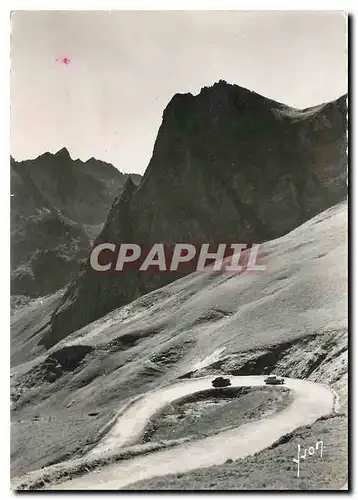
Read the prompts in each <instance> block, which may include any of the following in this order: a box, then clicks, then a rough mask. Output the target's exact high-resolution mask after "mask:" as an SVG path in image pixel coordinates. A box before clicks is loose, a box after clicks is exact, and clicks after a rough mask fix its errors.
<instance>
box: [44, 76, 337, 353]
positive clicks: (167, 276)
mask: <svg viewBox="0 0 358 500" xmlns="http://www.w3.org/2000/svg"><path fill="white" fill-rule="evenodd" d="M346 110H347V107H346V98H345V96H343V97H341V98H340V99H338V100H336V101H334V102H331V103H326V104H322V105H320V106H316V107H314V108H309V109H304V110H297V109H293V108H289V107H288V106H285V105H283V104H280V103H278V102H275V101H272V100H270V99H266V98H264V97H262V96H260V95H258V94H256V93H254V92H251V91H249V90H247V89H244V88H241V87H239V86H237V85H229V84H227V83H226V82H224V81H220V82H218V83H216V84H215V85H213V86H212V87H205V88H203V89H202V90H201V92H200V93H199V94H198V95H196V96H193V95H191V94H177V95H175V96H174V97H173V99H172V100H171V101H170V103H169V104H168V106H167V108H166V109H165V111H164V114H163V121H162V124H161V126H160V129H159V132H158V136H157V140H156V142H155V146H154V150H153V156H152V158H151V160H150V162H149V165H148V168H147V170H146V172H145V174H144V177H143V180H142V182H141V184H140V186H139V187H138V188H137V187H136V186H135V185H134V184H133V182H131V180H128V181H127V183H126V186H125V188H124V190H123V193H122V195H121V196H120V197H119V198H117V199H116V201H115V203H114V204H113V206H112V208H111V210H110V212H109V214H108V217H107V220H106V223H105V225H104V227H103V230H102V231H101V233H100V234H99V236H98V238H97V240H96V243H100V242H102V241H110V242H114V243H121V242H130V243H138V244H153V243H156V242H164V243H173V242H191V243H203V242H205V243H206V242H209V243H213V244H215V243H218V242H230V243H231V242H238V241H246V242H247V241H249V242H262V241H268V240H270V239H273V238H277V237H279V236H281V235H283V234H286V233H287V232H288V231H291V230H292V229H294V228H295V227H297V226H299V225H300V224H302V223H303V222H304V221H306V220H308V219H310V218H311V217H313V216H315V215H316V214H318V213H320V212H321V211H323V210H325V209H327V208H328V207H330V206H332V205H334V204H335V203H338V202H340V201H342V200H344V199H345V197H346V194H347V184H346V179H347V155H346V148H347V139H346ZM181 276H182V274H179V273H174V272H172V273H162V274H161V275H159V274H156V275H151V276H144V275H143V274H141V273H138V272H137V271H135V270H133V269H131V270H129V271H128V272H125V273H122V274H121V275H119V274H118V273H114V274H113V273H112V274H111V273H106V274H102V273H93V272H92V270H91V269H90V268H89V264H88V262H87V263H86V265H84V266H83V267H82V268H81V270H80V272H79V274H78V275H77V277H76V279H75V280H74V281H73V282H72V283H71V285H70V286H69V287H68V289H67V290H66V292H65V295H64V297H63V299H62V301H61V303H60V304H59V306H58V308H57V309H56V310H55V311H54V314H53V315H52V318H51V322H50V324H49V325H48V327H47V328H46V329H45V330H44V334H43V338H42V343H43V345H44V346H45V347H47V348H48V347H51V346H53V345H54V344H56V343H57V342H58V341H59V340H61V339H62V338H64V337H66V336H68V335H69V334H71V333H72V332H74V331H76V330H77V329H79V328H81V327H83V326H84V325H86V324H88V323H90V322H92V321H94V320H96V319H98V318H100V317H102V316H104V315H105V314H107V313H108V312H110V311H112V310H114V309H115V308H117V307H120V306H122V305H125V304H128V303H130V302H131V301H132V300H134V299H136V298H137V297H139V296H141V295H145V294H147V293H149V292H151V291H152V290H155V289H157V288H159V287H161V286H164V285H166V284H168V283H169V282H171V281H173V280H175V279H178V278H180V277H181Z"/></svg>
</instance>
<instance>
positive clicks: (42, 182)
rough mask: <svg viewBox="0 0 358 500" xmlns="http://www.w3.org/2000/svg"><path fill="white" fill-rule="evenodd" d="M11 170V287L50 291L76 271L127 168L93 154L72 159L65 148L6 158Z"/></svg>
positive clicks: (17, 292) (38, 293) (13, 289)
mask: <svg viewBox="0 0 358 500" xmlns="http://www.w3.org/2000/svg"><path fill="white" fill-rule="evenodd" d="M10 171H11V268H12V275H11V292H12V294H15V295H25V296H31V297H34V296H41V295H44V294H47V293H53V292H54V291H56V290H58V289H59V288H61V287H63V286H65V285H66V284H67V283H68V282H69V281H70V280H71V279H72V278H73V277H74V276H75V274H76V272H77V271H78V269H79V265H80V262H81V261H82V260H83V259H84V258H85V257H86V256H87V255H88V252H89V249H90V245H91V240H93V239H94V237H95V236H97V234H98V232H99V231H100V230H101V227H102V224H103V222H104V220H105V218H106V215H107V212H108V210H109V208H110V206H111V204H112V203H113V199H114V198H115V197H116V196H117V195H118V194H119V193H120V192H121V190H122V188H123V185H124V183H125V181H126V179H127V178H128V174H122V173H121V172H119V171H118V170H117V169H116V168H115V167H113V165H110V164H109V163H105V162H101V161H99V160H96V159H94V158H91V159H90V160H88V161H87V162H82V161H81V160H72V159H71V157H70V155H69V152H68V151H67V149H66V148H63V149H61V150H60V151H58V152H57V153H56V154H51V153H44V154H43V155H41V156H39V157H38V158H36V159H34V160H25V161H21V162H17V161H15V160H14V159H13V158H11V161H10ZM135 180H136V181H137V182H138V181H139V180H140V176H137V175H135Z"/></svg>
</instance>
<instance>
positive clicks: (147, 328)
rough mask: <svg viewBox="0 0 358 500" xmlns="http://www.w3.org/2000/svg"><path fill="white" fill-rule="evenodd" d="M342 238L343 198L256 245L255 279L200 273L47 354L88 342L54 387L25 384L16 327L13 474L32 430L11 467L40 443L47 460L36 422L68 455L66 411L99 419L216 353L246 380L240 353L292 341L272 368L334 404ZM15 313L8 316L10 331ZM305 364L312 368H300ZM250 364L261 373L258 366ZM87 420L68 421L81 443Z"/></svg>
mask: <svg viewBox="0 0 358 500" xmlns="http://www.w3.org/2000/svg"><path fill="white" fill-rule="evenodd" d="M346 238H347V210H346V203H341V204H339V205H337V206H335V207H332V208H331V209H329V210H327V211H326V212H323V213H322V214H320V215H319V216H317V217H315V218H314V219H312V220H310V221H308V222H307V223H305V224H304V225H302V226H301V227H299V228H297V229H296V230H295V231H293V232H292V233H290V234H288V235H286V236H284V237H282V238H280V239H278V240H275V241H272V242H269V243H267V244H265V245H264V247H263V262H264V263H265V264H266V265H267V266H268V267H267V271H266V272H265V273H262V274H256V275H254V274H252V273H251V274H248V273H245V274H243V275H239V276H230V275H227V274H223V275H220V274H217V273H211V272H209V271H207V270H206V271H204V272H199V273H193V274H191V275H189V276H187V277H185V278H183V279H181V280H178V281H176V282H174V283H172V284H170V285H168V286H166V287H164V288H162V289H160V290H157V291H155V292H153V293H151V294H148V295H146V296H144V297H141V298H139V299H138V300H136V301H134V302H132V303H131V304H129V305H128V306H125V307H122V308H120V309H118V310H116V311H113V312H112V313H110V314H109V315H107V316H106V317H104V318H102V319H101V320H99V321H97V322H95V323H92V324H91V325H88V326H86V327H85V328H83V329H81V330H79V331H77V332H75V333H74V334H73V335H72V336H71V337H70V338H68V339H66V340H65V341H63V342H62V343H60V344H59V345H57V346H55V347H54V348H53V349H52V350H50V351H49V353H51V352H52V353H53V352H56V351H58V350H59V349H60V348H61V347H63V346H65V345H71V344H72V345H76V344H78V345H91V346H92V347H93V351H92V352H91V353H89V354H88V355H87V356H86V357H85V358H84V359H83V360H82V361H81V362H80V363H79V364H78V366H76V367H75V368H74V369H73V370H72V371H68V372H66V371H64V372H63V374H62V375H61V376H60V377H59V378H58V379H56V380H55V381H53V382H48V381H46V380H38V381H37V382H36V384H35V385H34V386H32V387H29V385H28V382H29V379H30V380H31V370H33V366H34V365H36V364H39V363H40V362H41V361H43V358H35V359H34V360H33V361H32V362H31V363H29V364H27V365H21V364H19V363H21V362H23V361H28V354H27V352H28V351H27V350H26V349H27V345H29V344H28V343H29V342H31V340H29V335H28V332H27V330H26V328H25V329H23V330H21V331H19V332H17V333H16V338H15V344H16V346H15V351H14V352H20V351H21V352H22V353H23V355H24V360H21V359H20V358H21V356H20V355H19V357H17V359H15V362H14V364H15V365H16V366H14V376H13V377H12V379H13V382H14V384H15V386H17V387H20V388H21V387H23V388H24V389H25V390H23V391H20V393H21V396H20V398H19V400H18V401H17V403H16V405H14V409H13V419H14V420H16V421H19V420H21V421H22V431H21V432H22V435H23V437H22V440H21V442H20V441H19V440H18V439H17V437H16V435H13V441H12V452H13V463H14V464H15V465H14V473H15V474H16V473H18V471H19V469H17V466H16V464H18V465H19V466H20V464H21V462H22V458H21V457H22V456H23V455H24V449H23V445H22V443H23V441H24V437H25V438H26V436H27V435H31V436H32V440H31V446H28V447H27V450H26V456H27V457H28V459H27V465H26V467H25V466H24V464H23V463H22V465H21V470H24V467H25V469H26V468H27V470H31V469H33V468H35V467H36V463H35V462H34V461H33V460H32V456H33V453H34V452H33V451H32V450H34V449H35V448H36V447H42V448H43V449H44V452H43V453H42V455H43V456H44V457H46V449H47V448H48V447H49V446H50V443H48V442H47V440H44V439H43V436H42V435H41V434H40V433H36V434H34V429H33V420H32V418H33V417H34V416H35V415H41V416H43V417H45V416H47V415H52V414H53V413H54V412H56V413H57V414H58V417H59V418H58V421H57V432H58V433H59V434H61V435H62V440H63V447H64V449H66V447H68V450H69V451H71V450H73V449H74V447H75V445H76V443H75V440H74V438H73V434H71V432H69V430H68V429H69V419H68V418H67V414H68V413H69V410H68V408H67V406H68V405H70V407H71V414H72V415H75V414H77V415H87V414H88V413H90V412H97V411H99V412H100V418H101V419H102V418H103V421H106V419H107V421H109V420H110V419H111V418H112V415H113V411H114V410H115V409H116V408H117V407H118V406H119V405H120V404H121V401H124V400H126V399H128V398H129V397H132V396H134V395H136V394H140V393H143V392H146V391H147V390H149V389H150V388H155V387H157V386H158V385H160V384H162V383H167V382H169V381H170V380H173V379H175V378H177V377H178V376H182V375H184V374H186V373H188V372H190V371H193V370H195V367H196V366H198V363H200V362H201V366H202V367H205V364H206V363H205V358H206V357H207V356H210V355H212V354H213V352H215V351H217V352H218V356H214V358H215V359H218V360H219V362H220V363H221V366H222V365H223V364H224V363H228V365H229V368H228V371H229V372H230V363H231V365H234V366H235V370H237V369H238V366H240V363H241V365H242V366H243V368H244V369H245V370H247V373H250V368H249V366H247V365H245V360H247V358H248V357H251V358H252V359H253V360H255V359H256V358H257V356H258V355H259V354H260V353H261V352H262V350H265V349H268V348H271V346H281V345H284V343H285V342H286V343H287V342H288V341H293V340H297V341H298V342H299V343H298V344H295V345H294V346H293V347H291V351H289V350H288V352H289V356H287V357H286V358H285V359H286V361H285V363H284V364H283V365H282V370H285V371H286V375H287V376H298V377H300V376H301V377H305V376H309V377H310V378H311V379H313V380H315V379H316V380H321V381H325V382H327V383H330V382H332V381H335V384H336V385H337V388H338V389H339V390H340V392H341V394H340V395H341V397H343V398H344V392H345V384H344V383H343V384H342V383H341V382H340V381H341V380H342V374H343V373H344V371H346V364H345V363H346V361H345V360H346V348H347V345H346V344H347V343H346V337H345V330H346V326H347V297H346V293H347V269H346V268H347V266H346V253H347V246H346ZM21 311H22V310H21ZM21 311H19V312H17V313H16V314H15V315H14V317H13V321H14V323H15V324H16V322H17V321H18V318H19V314H20V313H21ZM22 314H23V312H22ZM31 314H33V313H31ZM22 321H25V319H24V318H23V319H22ZM307 339H309V340H310V339H311V340H312V342H315V343H316V344H315V349H316V350H317V352H318V351H319V349H321V345H323V344H324V345H327V348H326V349H327V351H329V353H330V354H331V355H332V353H333V355H332V356H333V357H331V358H329V356H326V358H325V359H326V363H324V362H323V363H321V364H320V362H319V363H318V364H317V366H316V360H315V359H313V360H312V359H311V358H312V356H311V350H312V349H311V347H312V346H311V344H310V343H308V344H307ZM322 340H324V342H322ZM300 342H301V344H300ZM49 353H47V354H49ZM297 353H298V354H297ZM25 354H26V355H25ZM317 359H318V361H320V357H319V356H318V358H317ZM337 360H338V361H339V363H338V361H337ZM274 361H276V360H275V359H274ZM210 363H212V361H210V359H209V360H208V362H207V364H210ZM212 367H213V368H215V363H214V364H213V365H212ZM310 367H312V368H313V370H308V371H307V368H310ZM216 368H218V365H216ZM256 369H257V370H261V373H263V371H262V370H263V369H264V367H261V366H259V367H258V368H256ZM267 369H268V370H269V371H270V370H271V368H267ZM28 370H30V374H28V373H26V371H28ZM265 373H266V372H265ZM72 412H73V413H72ZM95 421H96V420H93V419H91V417H88V418H87V419H85V420H84V421H83V422H82V424H81V426H77V423H76V422H77V420H76V417H75V416H74V417H73V425H74V426H75V427H76V428H77V432H78V440H79V441H81V442H83V441H84V440H85V439H86V438H87V436H88V434H89V432H91V433H93V434H96V432H97V433H99V432H100V430H101V425H102V422H101V424H100V423H98V426H97V427H93V426H94V425H95V424H94V422H95ZM52 459H53V457H51V460H52ZM49 461H50V460H49Z"/></svg>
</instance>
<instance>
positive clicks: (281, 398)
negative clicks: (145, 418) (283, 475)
mask: <svg viewBox="0 0 358 500" xmlns="http://www.w3.org/2000/svg"><path fill="white" fill-rule="evenodd" d="M280 389H281V390H277V388H273V387H259V388H248V389H247V388H242V389H239V390H237V389H236V390H233V391H230V392H227V391H222V392H221V391H218V390H214V391H209V392H208V391H205V393H204V394H202V393H199V394H195V395H193V396H192V397H186V398H184V399H182V400H179V401H177V402H174V403H172V404H171V405H169V406H168V407H167V408H165V409H164V410H163V411H162V412H161V413H160V414H159V415H157V416H155V417H154V418H153V419H152V421H151V422H150V424H149V426H148V428H147V431H146V433H145V436H144V441H161V440H167V439H181V438H186V437H188V436H191V437H192V438H194V439H201V438H203V437H205V436H209V435H211V434H214V433H216V432H219V431H220V430H223V429H229V428H231V427H238V426H239V425H242V424H244V423H245V424H246V423H248V422H249V421H251V420H258V419H259V418H263V417H264V416H265V415H269V414H272V413H274V412H276V411H280V410H282V409H283V408H284V407H285V406H287V404H289V402H290V401H291V396H290V394H289V392H288V391H286V390H285V389H284V388H283V389H282V388H280Z"/></svg>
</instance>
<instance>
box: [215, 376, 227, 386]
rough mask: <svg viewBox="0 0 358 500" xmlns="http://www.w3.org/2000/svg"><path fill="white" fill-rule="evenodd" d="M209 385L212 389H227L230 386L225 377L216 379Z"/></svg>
mask: <svg viewBox="0 0 358 500" xmlns="http://www.w3.org/2000/svg"><path fill="white" fill-rule="evenodd" d="M211 383H212V386H213V387H228V386H229V385H231V382H230V379H229V378H225V377H216V378H214V380H213V381H212V382H211Z"/></svg>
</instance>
